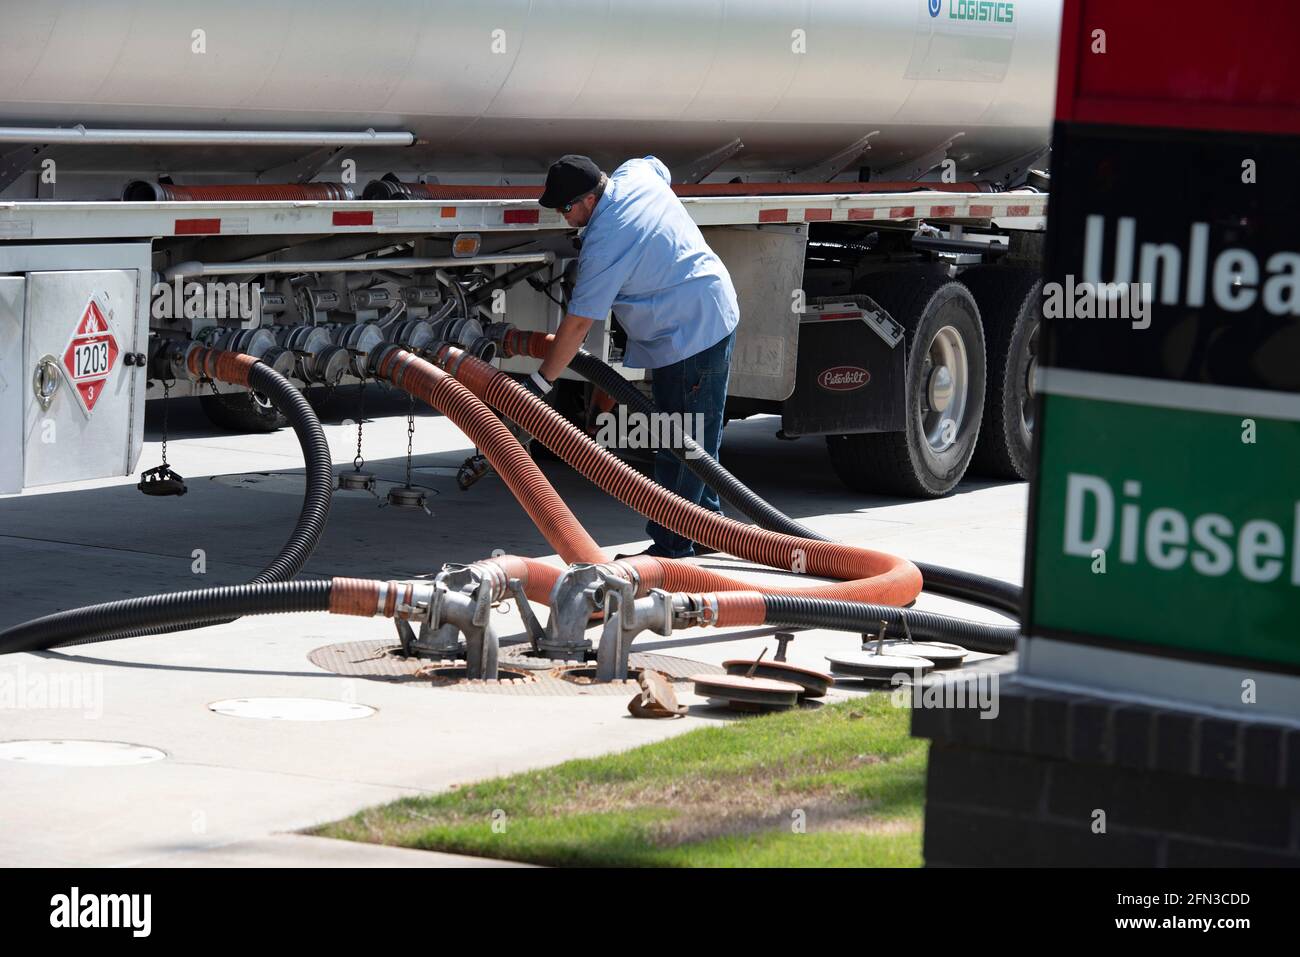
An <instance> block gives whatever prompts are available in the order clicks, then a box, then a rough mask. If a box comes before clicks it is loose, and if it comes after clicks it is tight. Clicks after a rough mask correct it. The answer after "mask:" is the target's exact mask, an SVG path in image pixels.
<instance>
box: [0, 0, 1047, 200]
mask: <svg viewBox="0 0 1300 957" xmlns="http://www.w3.org/2000/svg"><path fill="white" fill-rule="evenodd" d="M0 11H2V13H0V125H4V126H42V125H44V126H72V125H75V124H78V123H80V124H84V125H85V126H87V127H91V128H106V127H151V128H160V127H162V128H202V129H222V128H226V129H264V130H313V131H339V130H365V129H367V128H374V129H376V130H409V131H411V132H413V133H414V134H416V136H417V137H418V138H419V141H420V143H419V144H418V145H416V146H414V147H409V148H405V149H393V148H385V149H380V148H370V149H360V150H356V151H354V152H353V153H352V154H351V155H352V156H353V157H354V158H355V159H356V161H357V164H358V167H359V169H360V170H362V171H364V172H363V173H362V174H361V175H363V176H365V175H373V174H378V173H382V172H385V171H389V170H393V171H397V172H399V173H400V174H404V175H413V174H415V173H425V174H434V175H439V176H440V177H441V179H442V181H443V182H457V181H460V182H472V181H477V182H489V183H491V182H511V183H523V182H536V177H538V176H539V175H540V174H542V173H543V172H544V171H545V168H546V165H547V164H548V163H549V162H550V161H551V160H552V159H553V158H554V157H555V156H557V155H559V154H561V153H565V152H583V153H588V154H590V155H592V156H594V157H596V158H597V159H598V160H601V161H602V162H604V163H607V164H608V163H614V162H616V161H618V160H619V159H621V158H624V157H626V156H629V155H640V154H643V153H647V152H654V153H656V154H658V155H660V156H662V157H664V158H665V160H667V161H668V162H669V163H670V165H672V164H679V163H685V162H687V161H689V160H691V159H693V158H695V157H698V156H700V155H703V154H705V153H708V152H709V151H711V150H714V149H716V148H718V147H720V146H722V145H723V144H725V143H727V142H728V141H730V140H732V139H733V138H740V139H741V140H742V141H743V142H744V144H745V148H744V150H743V151H741V152H740V153H739V154H737V155H736V156H735V157H733V158H732V159H731V160H729V161H728V162H727V163H726V164H724V166H723V167H722V168H721V170H720V171H719V174H715V176H714V177H713V179H714V181H716V180H717V179H718V178H719V175H736V174H743V175H746V176H749V177H753V178H755V179H761V178H764V177H767V178H771V177H772V176H773V175H774V174H778V173H780V172H783V171H788V170H791V169H798V168H801V167H806V166H810V165H813V164H816V163H817V162H818V161H820V160H822V159H825V158H826V157H828V156H830V155H832V154H834V153H836V152H838V151H840V150H843V149H844V148H845V147H846V146H848V145H849V144H851V143H853V142H854V141H856V140H858V139H860V138H861V137H864V136H867V135H868V134H873V133H874V135H873V136H872V137H871V140H870V143H871V149H870V151H869V152H867V153H866V154H865V156H864V157H863V159H862V160H860V161H858V162H856V163H855V164H854V165H853V166H852V174H855V173H856V170H857V167H858V166H862V165H867V166H870V167H872V169H873V170H887V169H892V170H894V171H895V172H897V171H898V169H899V168H900V166H902V165H905V164H906V163H907V161H911V160H915V159H916V158H917V157H922V156H926V155H930V154H933V153H934V152H935V150H936V149H944V148H946V152H947V155H948V156H949V157H951V158H952V159H954V160H955V161H956V162H957V164H958V167H959V169H960V170H962V171H963V172H974V171H980V170H982V169H986V168H988V167H989V166H990V165H993V164H996V163H998V162H1000V161H1002V160H1005V159H1007V158H1009V157H1012V156H1019V155H1021V154H1024V153H1026V152H1030V151H1032V150H1034V149H1036V148H1040V147H1042V146H1043V145H1045V144H1046V143H1047V141H1048V136H1049V125H1050V118H1051V112H1052V100H1053V94H1054V90H1055V78H1056V57H1057V45H1058V33H1059V28H1060V17H1061V0H1014V3H1011V2H1006V3H992V2H988V0H567V2H561V0H473V2H467V0H371V2H369V3H357V2H355V0H316V2H312V3H297V2H287V0H222V2H221V3H213V2H211V0H138V2H132V3H122V2H115V0H110V2H95V3H89V2H84V0H0ZM981 17H983V19H982V18H981ZM999 20H1000V21H1001V22H999ZM200 31H201V32H200ZM875 131H879V132H875ZM945 144H946V146H945ZM12 148H13V146H12V145H0V153H3V152H5V151H7V150H9V149H12ZM57 149H58V151H57V152H56V153H55V154H54V155H55V156H56V157H57V158H58V162H59V164H60V165H59V170H60V173H65V172H67V171H69V170H71V171H81V172H83V173H85V172H90V173H98V174H99V178H103V179H104V180H105V181H108V180H111V181H112V182H113V183H114V184H117V186H119V187H120V184H121V183H122V182H125V180H126V179H128V178H131V176H133V175H150V176H156V175H157V174H158V173H160V172H167V173H175V174H178V175H177V180H178V181H185V182H200V181H209V182H211V181H222V180H230V179H231V178H232V177H241V178H243V177H247V176H248V175H249V174H255V173H256V172H257V171H259V170H263V169H267V168H268V167H272V166H274V165H276V164H278V163H281V162H284V161H286V160H287V159H291V158H292V157H293V155H294V151H293V150H287V151H286V150H284V149H283V148H279V149H268V148H259V149H256V150H253V149H249V148H240V149H233V148H224V149H219V148H210V147H209V148H193V147H184V148H177V147H169V148H158V147H153V148H148V149H143V148H138V147H123V146H112V147H110V146H97V147H91V146H82V145H78V146H66V147H59V148H57ZM186 174H188V175H186ZM850 175H851V174H850ZM182 177H184V179H182ZM320 178H322V179H328V178H330V177H329V176H327V175H322V176H321V177H320ZM877 178H878V177H877ZM362 182H364V179H363V180H362ZM17 188H18V184H16V185H15V189H17ZM7 192H10V195H12V191H7ZM60 195H67V192H66V191H65V190H64V189H62V188H61V189H60Z"/></svg>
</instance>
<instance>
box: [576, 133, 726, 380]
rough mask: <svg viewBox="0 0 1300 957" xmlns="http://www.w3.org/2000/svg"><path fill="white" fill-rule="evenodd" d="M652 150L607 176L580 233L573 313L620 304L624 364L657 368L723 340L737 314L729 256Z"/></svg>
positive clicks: (600, 312)
mask: <svg viewBox="0 0 1300 957" xmlns="http://www.w3.org/2000/svg"><path fill="white" fill-rule="evenodd" d="M669 183H670V180H669V176H668V167H666V166H664V164H663V163H661V162H660V161H659V160H658V159H656V158H655V157H653V156H647V157H645V158H644V159H633V160H628V161H627V162H626V163H624V164H623V165H622V166H620V167H619V168H618V169H616V170H615V171H614V173H613V175H611V176H610V177H609V182H608V183H607V184H606V185H605V192H604V195H602V196H601V198H600V202H598V203H597V204H596V208H595V209H594V210H593V211H592V214H591V219H590V221H589V222H588V223H587V226H586V228H585V229H584V231H583V234H582V250H581V252H580V253H579V254H578V278H577V281H576V283H575V285H574V290H573V298H572V299H571V300H570V302H569V312H571V313H573V314H574V315H577V316H583V317H585V318H587V319H593V320H595V321H597V322H601V321H603V320H604V318H605V316H606V314H607V313H609V312H610V311H611V309H612V310H613V313H614V315H615V316H616V317H617V319H618V321H619V322H620V323H622V325H623V328H624V329H625V330H626V331H627V339H628V342H627V354H626V355H625V356H624V358H623V364H624V365H627V366H630V367H632V368H636V369H658V368H661V367H663V366H666V365H672V364H673V363H674V362H679V361H681V360H682V359H685V358H688V357H690V356H693V355H695V354H696V353H697V352H702V351H703V350H705V349H707V348H709V346H712V345H716V344H717V343H719V342H721V341H722V340H723V339H724V338H726V336H727V335H728V334H729V333H730V332H731V330H733V329H735V328H736V324H737V323H738V322H739V321H740V307H739V306H738V305H737V304H736V290H735V287H734V286H732V284H731V276H730V275H728V274H727V267H726V266H724V265H723V264H722V260H721V259H719V258H718V257H717V256H716V255H714V253H713V250H711V249H709V247H708V244H706V243H705V242H704V236H703V235H702V234H701V233H700V227H698V226H696V225H695V221H694V220H692V219H691V217H690V216H689V215H688V214H687V212H686V207H685V206H683V205H682V203H681V200H679V199H678V198H677V195H676V194H675V193H674V192H673V191H672V189H671V188H670V186H669Z"/></svg>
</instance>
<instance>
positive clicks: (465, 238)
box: [451, 233, 483, 259]
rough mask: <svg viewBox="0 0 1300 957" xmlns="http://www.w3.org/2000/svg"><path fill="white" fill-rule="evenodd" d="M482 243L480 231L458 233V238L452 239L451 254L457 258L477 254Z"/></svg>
mask: <svg viewBox="0 0 1300 957" xmlns="http://www.w3.org/2000/svg"><path fill="white" fill-rule="evenodd" d="M481 245H483V240H482V239H481V238H480V237H479V234H478V233H457V234H456V238H455V239H453V240H452V241H451V254H452V255H453V256H455V257H456V258H457V259H464V258H465V257H467V256H477V255H478V250H479V247H480V246H481Z"/></svg>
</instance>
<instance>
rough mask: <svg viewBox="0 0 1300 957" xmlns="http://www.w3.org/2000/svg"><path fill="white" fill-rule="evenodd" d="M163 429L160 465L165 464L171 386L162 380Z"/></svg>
mask: <svg viewBox="0 0 1300 957" xmlns="http://www.w3.org/2000/svg"><path fill="white" fill-rule="evenodd" d="M162 387H163V429H162V432H163V434H162V464H163V465H166V464H167V408H168V402H167V400H168V399H169V398H171V391H172V384H171V383H170V382H168V381H167V380H166V379H163V384H162Z"/></svg>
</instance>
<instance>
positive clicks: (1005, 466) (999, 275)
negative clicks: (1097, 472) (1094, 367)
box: [961, 266, 1043, 479]
mask: <svg viewBox="0 0 1300 957" xmlns="http://www.w3.org/2000/svg"><path fill="white" fill-rule="evenodd" d="M961 278H962V283H963V284H965V286H966V287H967V288H968V289H969V290H970V291H971V294H972V295H973V296H974V297H975V302H976V303H977V304H978V305H979V308H980V315H981V316H982V317H983V318H984V335H985V337H986V340H987V351H988V362H989V384H988V395H987V397H986V398H985V401H984V423H983V425H982V426H981V427H980V440H979V445H977V446H976V447H975V455H974V456H973V457H972V458H971V465H970V467H971V471H973V472H978V473H979V474H981V475H988V476H992V477H994V478H1006V479H1028V478H1029V472H1030V469H1031V468H1032V465H1033V457H1032V455H1031V449H1032V446H1033V438H1034V373H1035V371H1036V370H1037V368H1038V335H1039V328H1040V326H1041V319H1042V312H1043V298H1042V288H1043V280H1042V278H1041V277H1040V276H1039V274H1038V273H1037V272H1036V271H1034V270H1029V269H1014V268H1008V267H998V266H985V267H979V268H976V269H971V270H968V271H967V272H965V273H963V274H962V277H961Z"/></svg>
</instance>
